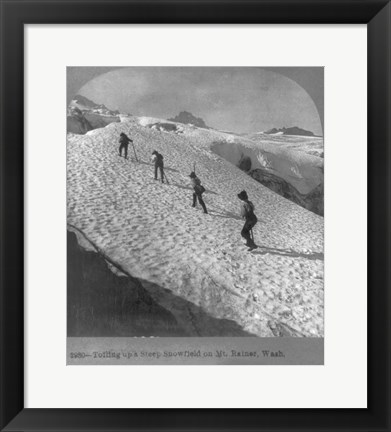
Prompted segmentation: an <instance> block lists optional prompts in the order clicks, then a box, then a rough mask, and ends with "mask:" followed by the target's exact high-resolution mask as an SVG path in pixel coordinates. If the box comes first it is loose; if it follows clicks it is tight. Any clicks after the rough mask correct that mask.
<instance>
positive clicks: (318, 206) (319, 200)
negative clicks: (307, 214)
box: [249, 168, 324, 216]
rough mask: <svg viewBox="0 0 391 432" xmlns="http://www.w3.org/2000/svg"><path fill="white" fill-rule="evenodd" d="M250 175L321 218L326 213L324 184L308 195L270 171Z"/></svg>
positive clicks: (257, 171)
mask: <svg viewBox="0 0 391 432" xmlns="http://www.w3.org/2000/svg"><path fill="white" fill-rule="evenodd" d="M249 175H250V176H251V177H252V178H253V179H255V180H257V181H258V182H259V183H261V184H263V185H264V186H266V187H267V188H269V189H270V190H272V191H273V192H276V193H278V194H279V195H281V196H283V197H284V198H286V199H289V200H290V201H292V202H294V203H296V204H298V205H299V206H301V207H304V208H305V209H307V210H310V211H312V212H313V213H316V214H318V215H320V216H323V213H324V202H323V201H324V199H323V183H321V184H319V185H318V186H317V187H315V188H314V189H313V190H312V191H310V192H309V193H308V194H306V195H304V194H301V193H300V192H299V191H298V190H297V189H295V188H294V187H293V186H292V185H291V184H289V183H288V182H287V181H285V180H284V179H282V178H281V177H278V176H276V175H274V174H272V173H270V172H269V171H266V170H263V169H259V168H258V169H255V170H252V171H250V172H249Z"/></svg>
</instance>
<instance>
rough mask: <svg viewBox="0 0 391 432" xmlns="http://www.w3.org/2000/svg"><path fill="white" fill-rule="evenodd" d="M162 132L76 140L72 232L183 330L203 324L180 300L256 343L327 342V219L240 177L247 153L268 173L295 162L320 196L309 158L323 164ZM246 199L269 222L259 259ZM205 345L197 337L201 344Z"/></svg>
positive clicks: (117, 127)
mask: <svg viewBox="0 0 391 432" xmlns="http://www.w3.org/2000/svg"><path fill="white" fill-rule="evenodd" d="M158 122H162V123H170V122H169V121H167V120H161V119H152V118H150V119H149V118H147V117H142V118H137V117H128V118H126V117H123V118H121V123H111V124H109V125H108V126H106V127H104V128H101V129H95V130H92V131H89V132H87V133H86V134H85V135H75V134H68V136H67V213H68V214H67V217H68V222H69V223H71V224H72V225H74V226H76V227H78V228H79V229H81V230H82V231H83V232H84V233H85V234H86V235H87V236H88V237H89V238H90V239H91V240H93V241H94V242H95V243H96V244H97V245H98V246H99V248H100V249H102V250H103V251H104V252H105V254H106V255H107V256H109V257H110V258H111V259H112V260H113V261H115V262H117V263H118V264H120V265H121V267H122V268H124V269H126V271H127V272H128V273H130V274H131V275H133V276H134V277H136V278H138V279H139V280H140V282H141V284H142V285H143V287H144V288H145V289H146V290H147V291H148V292H149V294H150V295H151V297H152V298H153V299H154V301H156V302H157V303H158V304H160V305H162V306H163V307H164V308H166V309H168V310H170V311H171V312H172V313H173V314H174V316H177V318H178V320H179V319H181V320H183V319H188V320H190V321H191V316H190V314H189V313H188V312H187V311H183V310H179V308H176V307H175V301H173V298H178V299H185V300H186V301H188V302H191V303H192V304H194V305H197V306H198V307H199V308H201V309H202V310H203V311H204V312H205V313H206V314H208V315H209V316H211V317H213V318H217V319H221V320H229V322H232V321H233V322H235V323H236V324H237V325H238V326H239V327H240V329H241V330H242V331H244V332H246V333H248V334H249V335H254V336H262V337H273V336H297V337H303V336H306V337H323V331H324V330H323V315H324V310H323V302H324V296H323V218H322V217H320V216H317V215H316V214H314V213H312V212H309V211H307V210H305V209H303V208H301V207H300V206H298V205H296V204H294V203H292V202H291V201H289V200H287V199H284V198H282V197H281V196H279V195H277V194H276V193H274V192H272V191H270V190H269V189H267V188H266V187H264V186H262V185H261V184H260V183H258V182H257V181H255V180H254V179H252V178H251V177H250V176H248V175H247V174H246V173H245V172H243V171H241V170H240V169H239V168H237V167H236V166H235V161H236V158H237V155H239V157H240V154H241V153H242V152H246V154H247V153H248V154H249V155H250V156H251V158H252V160H253V159H254V160H255V161H257V162H256V163H259V164H267V163H270V164H271V165H272V166H274V165H275V164H276V163H280V164H282V163H284V164H286V165H284V166H283V167H281V166H279V167H278V168H279V169H280V170H281V169H283V171H284V172H285V174H286V175H287V176H289V178H290V181H294V182H296V184H297V186H298V187H300V188H302V190H304V189H305V188H307V189H308V188H310V187H312V186H313V185H314V184H315V185H316V181H317V177H316V175H317V173H318V171H317V170H318V169H319V167H318V166H317V165H316V164H315V167H314V166H313V162H314V161H313V159H311V160H310V162H311V163H309V159H308V158H314V157H315V156H311V155H308V154H305V153H301V154H300V155H297V154H296V153H298V152H296V153H295V152H294V151H293V150H289V149H288V150H287V149H281V152H280V153H279V154H280V155H281V157H280V158H277V157H276V156H275V152H274V153H273V152H272V153H271V154H270V151H271V150H270V148H269V147H267V145H266V144H265V145H264V146H263V147H262V148H261V150H260V152H259V149H258V150H257V149H256V146H258V145H259V144H258V143H254V142H250V140H246V139H245V138H243V137H238V136H236V135H230V134H228V133H223V132H218V131H215V130H207V129H201V128H197V127H195V126H191V125H184V124H179V123H178V126H180V128H181V129H180V130H181V133H173V132H170V131H165V130H159V129H158V128H151V127H150V125H154V124H156V123H158ZM174 124H175V123H174ZM121 132H125V133H126V134H128V136H129V137H130V138H132V139H133V141H134V145H135V148H136V152H137V157H138V159H139V162H138V163H136V162H135V161H134V159H135V156H134V153H133V149H132V147H131V146H130V147H129V156H130V158H131V160H125V159H124V158H120V157H119V156H118V146H119V144H118V139H119V134H120V133H121ZM223 142H224V143H225V146H226V147H225V149H224V147H223V145H222V144H221V143H223ZM239 142H240V145H241V147H238V146H237V145H236V144H235V143H237V144H238V143H239ZM216 143H217V144H216ZM227 143H228V144H227ZM228 145H231V146H232V147H228ZM235 145H236V147H235ZM153 150H157V151H158V152H160V153H162V154H163V156H164V163H165V172H166V174H167V177H168V180H169V184H162V183H160V182H158V181H155V180H154V179H153V166H152V164H151V163H150V162H149V161H150V157H151V153H152V151H153ZM257 151H258V153H256V152H257ZM223 153H224V154H223ZM293 153H294V154H293ZM260 154H261V155H263V156H264V157H265V159H264V160H263V159H262V158H261V157H260ZM292 154H293V155H292ZM232 155H234V156H232ZM222 156H223V157H222ZM231 159H232V160H231ZM317 159H320V158H317ZM265 160H266V162H265ZM281 161H284V162H281ZM231 162H233V163H231ZM315 162H316V161H315ZM194 164H195V166H196V172H197V175H198V176H199V178H200V179H201V180H202V183H203V185H204V186H205V188H206V189H207V192H206V193H205V194H204V200H205V203H206V206H207V208H208V211H209V214H207V215H205V214H203V212H202V211H201V209H200V206H199V204H198V205H197V207H196V208H192V207H191V204H192V192H193V191H192V188H191V186H190V181H189V174H190V172H191V171H192V170H193V165H194ZM273 164H274V165H273ZM311 166H312V167H313V169H314V170H316V173H312V172H311V173H310V175H308V173H307V174H306V176H305V177H303V175H302V173H303V171H302V170H303V169H304V168H305V169H309V167H311ZM274 168H276V167H274ZM315 174H316V175H315ZM308 179H310V181H309V180H308ZM310 182H312V183H310ZM243 189H245V190H246V191H247V193H248V195H249V198H250V200H251V201H252V202H253V203H254V204H255V209H256V210H255V212H256V214H257V216H258V220H259V222H258V224H257V225H256V226H255V228H254V238H255V242H256V243H257V244H258V245H259V248H258V249H256V250H254V251H253V252H249V251H248V250H247V248H246V247H245V245H244V242H243V240H242V238H241V236H240V230H241V228H242V225H243V221H242V220H241V219H240V217H239V208H240V201H239V200H238V198H237V194H238V193H239V192H240V191H241V190H243ZM307 189H305V190H307ZM156 286H159V287H162V288H164V290H165V291H166V292H167V296H165V295H162V290H161V289H160V290H156V289H155V288H154V287H156ZM203 335H205V331H203V330H200V329H196V328H195V329H194V336H203ZM237 335H238V334H231V333H227V334H225V336H237Z"/></svg>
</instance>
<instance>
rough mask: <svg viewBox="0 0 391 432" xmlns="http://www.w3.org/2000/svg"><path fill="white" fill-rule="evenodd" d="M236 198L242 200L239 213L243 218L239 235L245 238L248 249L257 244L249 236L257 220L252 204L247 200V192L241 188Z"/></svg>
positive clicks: (254, 247) (253, 247)
mask: <svg viewBox="0 0 391 432" xmlns="http://www.w3.org/2000/svg"><path fill="white" fill-rule="evenodd" d="M238 198H239V199H240V200H241V201H242V206H241V209H240V210H241V211H240V214H241V216H242V218H243V219H244V220H245V222H244V225H243V229H242V231H241V233H240V234H241V236H242V237H243V238H244V239H246V246H248V247H249V249H250V250H253V249H256V248H257V247H258V246H257V245H256V244H255V243H254V240H253V238H251V234H250V233H251V231H252V229H253V227H254V226H255V224H256V223H257V222H258V219H257V217H256V216H255V213H254V204H253V203H252V202H251V201H249V199H248V195H247V192H246V191H245V190H243V191H242V192H240V193H239V194H238Z"/></svg>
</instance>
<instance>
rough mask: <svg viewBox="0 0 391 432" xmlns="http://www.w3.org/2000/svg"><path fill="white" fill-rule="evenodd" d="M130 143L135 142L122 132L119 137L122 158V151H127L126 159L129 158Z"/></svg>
mask: <svg viewBox="0 0 391 432" xmlns="http://www.w3.org/2000/svg"><path fill="white" fill-rule="evenodd" d="M130 142H133V140H131V139H130V138H129V137H128V136H127V135H126V134H124V133H123V132H121V133H120V136H119V144H120V145H119V155H120V156H122V150H125V159H127V158H128V145H129V143H130Z"/></svg>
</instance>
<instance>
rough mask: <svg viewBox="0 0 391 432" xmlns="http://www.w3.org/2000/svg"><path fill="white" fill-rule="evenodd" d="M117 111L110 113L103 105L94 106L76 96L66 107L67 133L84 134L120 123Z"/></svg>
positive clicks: (90, 102)
mask: <svg viewBox="0 0 391 432" xmlns="http://www.w3.org/2000/svg"><path fill="white" fill-rule="evenodd" d="M119 114H120V113H119V111H117V110H116V111H111V110H109V109H108V108H107V107H106V106H105V105H103V104H100V105H98V104H96V103H95V102H92V101H91V100H89V99H87V98H86V97H84V96H81V95H76V96H75V97H74V98H73V100H72V101H71V103H70V104H69V107H68V113H67V132H71V133H75V134H81V135H83V134H85V133H87V132H88V131H90V130H93V129H98V128H102V127H105V126H107V125H108V124H110V123H114V122H120V121H121V118H120V116H119Z"/></svg>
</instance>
